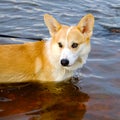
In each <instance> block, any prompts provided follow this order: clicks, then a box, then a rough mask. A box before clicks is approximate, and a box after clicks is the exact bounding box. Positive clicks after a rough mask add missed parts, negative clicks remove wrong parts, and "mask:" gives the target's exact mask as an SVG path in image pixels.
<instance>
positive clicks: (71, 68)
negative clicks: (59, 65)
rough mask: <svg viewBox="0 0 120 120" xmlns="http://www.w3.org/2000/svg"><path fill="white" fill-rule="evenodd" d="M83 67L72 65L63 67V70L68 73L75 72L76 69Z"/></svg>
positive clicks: (78, 64) (77, 64)
mask: <svg viewBox="0 0 120 120" xmlns="http://www.w3.org/2000/svg"><path fill="white" fill-rule="evenodd" d="M82 66H83V64H80V63H74V64H72V65H68V66H65V67H64V66H63V68H64V69H66V70H68V71H75V70H77V69H78V68H81V67H82Z"/></svg>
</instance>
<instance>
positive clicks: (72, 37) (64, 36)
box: [59, 26, 83, 42]
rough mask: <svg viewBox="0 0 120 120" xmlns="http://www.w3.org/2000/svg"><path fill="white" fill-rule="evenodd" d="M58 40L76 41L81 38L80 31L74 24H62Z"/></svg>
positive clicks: (79, 40)
mask: <svg viewBox="0 0 120 120" xmlns="http://www.w3.org/2000/svg"><path fill="white" fill-rule="evenodd" d="M59 40H61V41H68V42H69V41H78V42H81V41H82V40H83V35H82V33H81V32H80V31H79V30H78V29H77V27H75V26H70V27H69V26H64V27H63V28H62V29H61V30H60V33H59Z"/></svg>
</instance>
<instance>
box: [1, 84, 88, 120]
mask: <svg viewBox="0 0 120 120" xmlns="http://www.w3.org/2000/svg"><path fill="white" fill-rule="evenodd" d="M50 84H51V83H50ZM23 85H24V84H22V86H21V85H20V86H19V85H18V87H15V88H16V89H11V90H10V89H9V88H10V86H7V85H6V86H4V89H3V88H2V89H1V90H2V92H0V98H1V99H3V98H4V99H10V100H11V101H9V100H6V102H5V103H4V102H3V101H0V105H1V106H0V109H2V110H3V111H1V112H0V116H1V119H3V120H9V119H14V118H16V120H17V119H19V118H20V117H22V119H25V118H26V116H28V117H30V118H31V119H33V118H38V116H39V119H40V118H41V119H48V118H49V117H51V118H53V119H73V118H76V119H80V118H81V119H82V118H83V116H84V114H85V112H86V105H85V102H87V101H88V100H89V96H88V95H87V94H86V93H84V92H81V91H79V90H78V89H76V87H74V86H73V85H72V84H70V83H60V84H58V85H55V86H54V88H53V89H54V90H52V91H51V88H50V89H49V88H48V86H47V87H46V86H43V85H40V84H29V85H27V86H23ZM25 85H26V84H25ZM11 86H12V84H11ZM13 87H14V85H13Z"/></svg>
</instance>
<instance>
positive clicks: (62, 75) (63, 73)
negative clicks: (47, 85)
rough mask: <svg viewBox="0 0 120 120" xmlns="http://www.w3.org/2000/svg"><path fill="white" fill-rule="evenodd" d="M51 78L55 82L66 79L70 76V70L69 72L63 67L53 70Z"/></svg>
mask: <svg viewBox="0 0 120 120" xmlns="http://www.w3.org/2000/svg"><path fill="white" fill-rule="evenodd" d="M52 75H53V78H54V80H55V81H56V82H59V81H63V80H66V79H68V78H70V77H71V76H72V72H69V71H67V70H65V69H58V70H54V72H53V74H52Z"/></svg>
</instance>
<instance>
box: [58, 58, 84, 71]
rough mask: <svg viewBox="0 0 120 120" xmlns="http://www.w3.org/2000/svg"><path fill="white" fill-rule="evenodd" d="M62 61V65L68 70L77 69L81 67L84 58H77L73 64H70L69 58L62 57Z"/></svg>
mask: <svg viewBox="0 0 120 120" xmlns="http://www.w3.org/2000/svg"><path fill="white" fill-rule="evenodd" d="M60 63H61V66H62V67H63V68H65V69H67V70H75V69H77V68H78V67H79V65H80V64H81V65H82V63H83V62H82V59H80V58H79V59H77V60H76V61H75V62H74V63H73V64H70V62H69V60H67V59H62V60H61V61H60Z"/></svg>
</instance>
